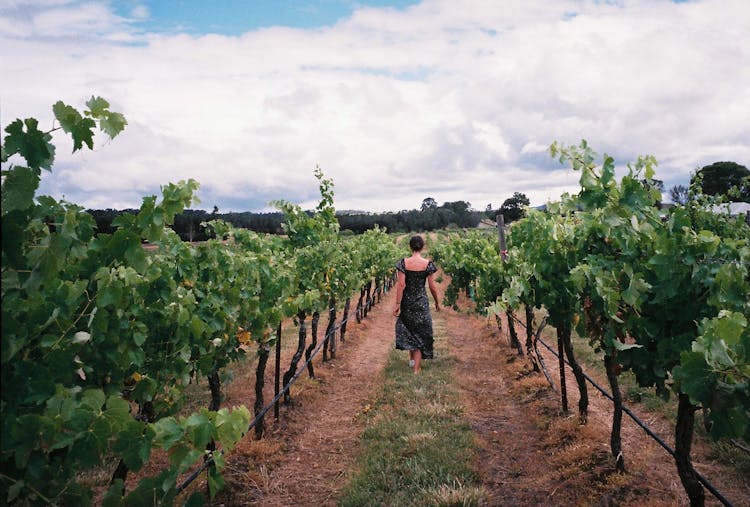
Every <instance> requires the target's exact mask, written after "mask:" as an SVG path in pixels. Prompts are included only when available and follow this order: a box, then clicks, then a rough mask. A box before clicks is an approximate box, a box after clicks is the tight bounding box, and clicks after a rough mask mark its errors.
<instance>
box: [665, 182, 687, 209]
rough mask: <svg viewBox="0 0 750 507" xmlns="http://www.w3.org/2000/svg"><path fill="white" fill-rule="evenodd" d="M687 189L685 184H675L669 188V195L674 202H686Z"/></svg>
mask: <svg viewBox="0 0 750 507" xmlns="http://www.w3.org/2000/svg"><path fill="white" fill-rule="evenodd" d="M688 190H689V189H688V187H686V186H685V185H675V186H673V187H672V188H670V189H669V197H670V198H671V199H672V202H673V203H675V204H687V202H688V195H689V194H688Z"/></svg>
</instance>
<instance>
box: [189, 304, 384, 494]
mask: <svg viewBox="0 0 750 507" xmlns="http://www.w3.org/2000/svg"><path fill="white" fill-rule="evenodd" d="M386 292H387V291H386ZM367 303H368V304H369V303H372V304H373V305H374V304H375V303H376V301H375V295H374V294H373V295H372V296H371V297H370V298H369V299H368V301H367ZM348 321H349V317H347V318H346V319H344V320H342V321H341V322H339V323H338V324H336V326H334V328H333V329H332V330H331V332H330V333H326V334H325V335H324V336H323V340H321V341H320V344H319V345H318V346H317V347H315V350H313V351H312V353H311V354H310V358H309V359H307V360H306V361H305V362H304V364H303V365H302V366H301V367H299V368H298V370H297V373H295V374H294V376H293V377H292V378H291V379H290V380H289V383H288V384H287V385H285V386H284V388H283V389H282V390H281V391H279V393H278V394H277V395H276V396H274V398H273V400H272V401H271V402H269V403H268V404H267V405H266V406H265V407H263V409H261V411H260V412H258V414H257V415H256V416H255V418H254V419H253V420H252V421H250V424H249V426H248V427H247V431H245V433H243V434H242V436H243V437H244V436H245V435H247V434H248V433H249V432H250V430H251V429H253V428H254V427H255V425H256V424H258V421H260V420H261V419H262V418H263V417H264V416H265V415H266V414H267V413H268V412H269V411H270V410H271V409H272V408H273V407H274V405H275V404H276V402H278V401H279V400H280V399H281V397H282V396H283V395H284V393H286V392H287V391H289V389H290V388H291V387H292V384H294V382H295V381H296V380H297V379H298V378H299V376H300V375H301V374H302V373H303V372H304V371H306V369H307V365H308V364H310V362H311V361H312V360H313V358H314V357H315V356H316V354H317V353H318V352H319V351H320V349H321V348H322V347H323V345H324V344H325V340H326V339H327V338H329V337H330V336H332V335H334V334H336V332H337V331H338V330H339V329H341V326H343V325H344V324H346V323H347V322H348ZM218 452H219V453H221V452H222V451H218ZM213 464H214V456H213V453H212V454H211V455H209V456H208V458H206V460H205V461H204V462H203V464H202V465H201V466H200V467H198V468H197V469H196V470H195V471H194V472H193V473H191V474H190V475H189V476H188V477H187V479H185V481H184V482H183V483H182V484H180V485H179V486H178V487H177V490H176V493H175V494H177V495H179V494H180V493H182V492H183V491H184V490H185V489H186V488H187V487H188V486H190V484H192V483H193V481H195V479H197V478H198V476H200V474H201V473H203V472H204V471H205V470H206V469H207V468H208V467H210V466H211V465H213Z"/></svg>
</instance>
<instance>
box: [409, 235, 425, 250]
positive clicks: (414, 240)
mask: <svg viewBox="0 0 750 507" xmlns="http://www.w3.org/2000/svg"><path fill="white" fill-rule="evenodd" d="M409 248H411V251H412V252H421V251H422V249H423V248H424V240H423V239H422V236H412V237H411V239H410V240H409Z"/></svg>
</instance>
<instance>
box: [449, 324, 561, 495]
mask: <svg viewBox="0 0 750 507" xmlns="http://www.w3.org/2000/svg"><path fill="white" fill-rule="evenodd" d="M439 318H442V319H444V320H445V322H446V326H447V329H448V332H449V335H450V336H451V339H450V346H451V347H450V351H451V354H452V355H453V356H454V357H455V358H456V362H455V373H456V376H455V378H456V382H457V384H458V387H459V389H460V392H461V399H462V402H463V404H464V405H465V407H466V418H467V420H468V422H469V424H470V425H471V429H472V431H473V432H474V434H475V435H476V444H477V456H476V463H477V466H476V470H477V473H478V474H479V477H480V479H481V482H482V485H483V488H484V490H485V492H486V493H487V502H488V504H489V505H544V504H548V501H547V500H548V498H547V497H548V493H549V491H550V490H551V488H550V487H549V486H550V485H545V484H544V482H543V481H540V477H539V475H538V474H535V473H533V471H534V470H536V469H538V468H539V466H538V464H540V463H544V462H545V461H546V455H545V450H544V448H543V445H542V441H543V439H542V437H543V435H542V434H541V432H540V430H539V428H537V427H535V426H534V424H533V421H532V420H530V419H529V417H528V416H527V414H526V412H525V411H524V410H523V409H522V407H520V406H519V405H518V403H517V401H516V400H515V399H514V397H513V396H512V394H511V392H510V390H509V388H508V387H507V385H506V379H505V376H504V375H499V374H498V372H499V369H501V368H502V367H503V365H506V364H507V355H506V353H505V352H503V350H502V349H503V348H502V347H501V346H499V345H500V344H499V342H498V337H497V334H496V333H493V332H492V331H491V330H490V328H488V327H487V326H480V325H477V320H476V318H474V317H469V316H467V315H462V314H457V313H456V312H454V311H451V310H447V311H445V312H442V313H441V314H440V316H439Z"/></svg>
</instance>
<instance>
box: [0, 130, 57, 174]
mask: <svg viewBox="0 0 750 507" xmlns="http://www.w3.org/2000/svg"><path fill="white" fill-rule="evenodd" d="M24 125H25V126H26V131H25V132H24V129H23V127H24ZM37 125H39V122H38V121H37V120H36V119H35V118H27V119H26V120H25V121H24V122H21V120H16V121H14V122H13V123H11V124H10V125H8V126H7V127H5V131H6V132H7V133H8V135H7V136H5V142H4V143H3V144H4V145H3V150H4V155H5V156H6V157H10V156H12V155H15V154H19V155H21V156H22V157H23V158H25V159H26V164H27V165H28V166H29V167H30V168H31V169H33V170H38V169H48V170H49V169H50V168H51V167H52V162H53V161H54V160H55V146H54V145H52V144H51V143H50V141H51V140H52V136H51V135H50V134H48V133H46V132H42V131H41V130H39V129H38V128H37Z"/></svg>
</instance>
